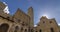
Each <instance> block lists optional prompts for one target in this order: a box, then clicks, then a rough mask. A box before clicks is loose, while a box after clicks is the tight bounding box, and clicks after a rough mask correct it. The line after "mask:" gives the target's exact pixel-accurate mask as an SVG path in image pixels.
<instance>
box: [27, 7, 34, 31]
mask: <svg viewBox="0 0 60 32" xmlns="http://www.w3.org/2000/svg"><path fill="white" fill-rule="evenodd" d="M28 15H29V16H30V22H29V27H30V31H31V32H32V30H33V27H34V14H33V8H32V7H30V8H29V9H28Z"/></svg>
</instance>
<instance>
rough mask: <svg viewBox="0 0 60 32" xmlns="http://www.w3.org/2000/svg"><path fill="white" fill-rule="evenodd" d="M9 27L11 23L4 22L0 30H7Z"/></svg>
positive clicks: (2, 31)
mask: <svg viewBox="0 0 60 32" xmlns="http://www.w3.org/2000/svg"><path fill="white" fill-rule="evenodd" d="M8 28H9V25H8V24H6V23H4V24H2V25H1V26H0V32H7V31H8Z"/></svg>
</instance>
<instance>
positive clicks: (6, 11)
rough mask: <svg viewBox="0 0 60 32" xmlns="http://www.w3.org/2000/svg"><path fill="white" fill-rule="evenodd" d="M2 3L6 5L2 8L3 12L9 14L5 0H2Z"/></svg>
mask: <svg viewBox="0 0 60 32" xmlns="http://www.w3.org/2000/svg"><path fill="white" fill-rule="evenodd" d="M3 3H4V4H5V5H6V7H5V9H4V10H3V11H4V13H7V14H9V13H10V12H9V8H8V5H7V4H6V3H5V2H3Z"/></svg>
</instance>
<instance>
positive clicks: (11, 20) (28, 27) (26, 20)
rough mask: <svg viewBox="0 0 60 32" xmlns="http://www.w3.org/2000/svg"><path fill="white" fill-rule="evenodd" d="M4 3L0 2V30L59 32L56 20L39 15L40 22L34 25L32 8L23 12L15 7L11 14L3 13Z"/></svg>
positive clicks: (0, 31)
mask: <svg viewBox="0 0 60 32" xmlns="http://www.w3.org/2000/svg"><path fill="white" fill-rule="evenodd" d="M5 7H6V5H5V4H4V3H3V2H0V32H59V27H58V25H57V22H56V20H55V19H54V18H53V19H48V18H46V17H41V19H40V22H39V23H38V24H37V26H36V27H34V13H33V8H32V7H30V8H29V9H28V13H27V14H26V13H24V12H23V11H22V10H21V9H19V8H18V9H17V11H16V13H15V14H14V15H13V16H12V15H10V14H7V13H4V11H3V10H4V9H5Z"/></svg>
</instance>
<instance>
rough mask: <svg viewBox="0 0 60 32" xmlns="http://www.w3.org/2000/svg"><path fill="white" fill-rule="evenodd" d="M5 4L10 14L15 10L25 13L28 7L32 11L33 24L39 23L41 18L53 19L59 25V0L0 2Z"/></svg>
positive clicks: (12, 0)
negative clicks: (44, 16)
mask: <svg viewBox="0 0 60 32" xmlns="http://www.w3.org/2000/svg"><path fill="white" fill-rule="evenodd" d="M0 1H2V2H6V3H7V4H8V7H9V11H10V14H14V13H15V12H16V10H17V8H20V9H21V10H22V11H24V12H25V13H27V11H28V8H29V7H30V6H32V7H33V9H34V24H37V23H38V22H39V19H40V18H41V16H43V15H46V16H47V17H48V18H55V19H56V21H57V23H58V24H59V23H60V0H0Z"/></svg>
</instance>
